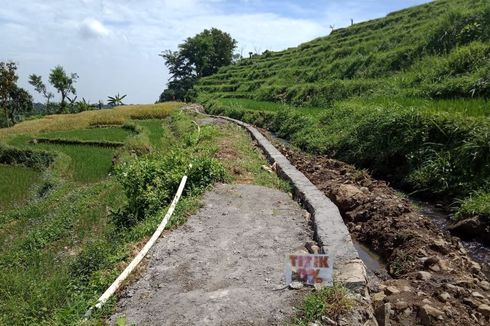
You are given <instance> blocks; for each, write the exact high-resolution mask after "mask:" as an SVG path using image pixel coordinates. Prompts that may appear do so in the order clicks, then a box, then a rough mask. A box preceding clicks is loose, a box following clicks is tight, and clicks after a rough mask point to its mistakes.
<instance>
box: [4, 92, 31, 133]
mask: <svg viewBox="0 0 490 326" xmlns="http://www.w3.org/2000/svg"><path fill="white" fill-rule="evenodd" d="M10 96H11V101H10V103H9V111H10V119H11V122H12V124H15V123H17V122H18V121H19V120H20V119H19V117H20V116H21V115H22V114H24V113H28V112H31V111H32V109H33V105H32V96H31V94H29V93H28V92H27V91H26V90H25V89H23V88H20V87H15V89H13V91H12V93H11V95H10Z"/></svg>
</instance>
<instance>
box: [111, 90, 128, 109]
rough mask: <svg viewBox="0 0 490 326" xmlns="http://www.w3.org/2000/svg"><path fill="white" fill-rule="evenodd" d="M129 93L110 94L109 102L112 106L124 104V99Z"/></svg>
mask: <svg viewBox="0 0 490 326" xmlns="http://www.w3.org/2000/svg"><path fill="white" fill-rule="evenodd" d="M126 96H127V95H126V94H125V95H123V96H121V95H119V93H117V95H116V96H108V97H107V98H108V99H109V100H108V101H107V104H109V105H110V106H119V105H124V103H123V102H122V100H123V99H124V98H125V97H126Z"/></svg>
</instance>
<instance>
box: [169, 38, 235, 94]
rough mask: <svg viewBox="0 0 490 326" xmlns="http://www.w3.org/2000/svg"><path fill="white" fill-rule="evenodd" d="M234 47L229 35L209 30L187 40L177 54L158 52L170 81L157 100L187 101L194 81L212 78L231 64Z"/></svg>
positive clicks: (175, 52) (173, 52)
mask: <svg viewBox="0 0 490 326" xmlns="http://www.w3.org/2000/svg"><path fill="white" fill-rule="evenodd" d="M236 44H237V41H236V40H234V39H233V38H232V37H231V36H230V34H228V33H225V32H222V31H220V30H219V29H216V28H212V29H210V30H208V29H205V30H204V31H203V32H201V33H199V34H197V35H196V36H194V37H189V38H187V39H186V40H185V41H184V43H182V44H180V45H179V49H178V51H171V50H166V51H164V52H162V53H161V54H160V56H161V57H162V58H163V60H164V61H165V65H166V66H167V67H168V69H169V72H170V78H169V83H168V85H167V89H165V90H164V91H163V93H162V94H161V95H160V101H170V100H185V101H187V100H189V99H190V97H191V94H192V92H191V91H190V90H191V89H192V87H193V86H194V83H195V82H196V80H197V79H198V78H201V77H205V76H209V75H212V74H214V73H216V72H217V71H218V69H219V68H220V67H223V66H226V65H229V64H231V63H232V62H233V51H234V49H235V48H236Z"/></svg>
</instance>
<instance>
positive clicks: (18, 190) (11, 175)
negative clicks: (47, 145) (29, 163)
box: [0, 164, 41, 212]
mask: <svg viewBox="0 0 490 326" xmlns="http://www.w3.org/2000/svg"><path fill="white" fill-rule="evenodd" d="M40 181H41V172H39V171H37V170H34V169H32V168H28V167H24V166H13V165H4V164H0V212H2V211H5V210H7V209H11V208H13V207H15V206H19V205H23V204H25V202H26V201H27V200H28V199H29V197H30V196H31V191H30V190H31V189H32V187H33V186H34V185H36V184H38V183H39V182H40ZM12 185H15V187H12Z"/></svg>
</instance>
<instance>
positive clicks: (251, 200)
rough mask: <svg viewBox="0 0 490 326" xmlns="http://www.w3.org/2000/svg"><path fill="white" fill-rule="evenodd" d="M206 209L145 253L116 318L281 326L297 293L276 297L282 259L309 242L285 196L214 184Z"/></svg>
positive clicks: (145, 322) (297, 211)
mask: <svg viewBox="0 0 490 326" xmlns="http://www.w3.org/2000/svg"><path fill="white" fill-rule="evenodd" d="M203 203H205V204H204V207H203V208H202V209H201V210H200V211H199V212H198V213H197V214H195V215H194V216H192V217H190V218H189V220H188V222H187V223H186V224H185V225H184V226H183V227H181V228H179V229H177V230H175V231H173V232H172V233H170V234H169V235H168V236H167V237H165V238H162V239H160V240H159V242H158V243H157V244H156V246H155V248H154V249H153V250H152V252H151V257H150V263H149V266H148V268H147V270H146V271H145V272H144V274H143V277H142V278H141V279H139V280H138V281H136V282H135V283H134V284H132V285H130V286H129V287H128V288H126V289H125V291H124V293H123V294H122V299H121V300H120V301H119V303H118V313H117V314H116V315H115V316H113V317H112V318H111V322H112V323H114V322H115V320H116V318H117V316H126V318H127V322H128V324H132V323H136V324H137V325H283V324H287V323H288V321H289V320H290V318H291V316H292V315H293V314H294V310H293V306H295V305H297V304H299V302H300V301H301V300H302V293H303V292H301V291H300V292H298V291H290V290H278V289H279V288H281V287H283V285H284V281H283V270H284V263H285V258H286V255H287V254H288V253H291V252H295V251H296V250H298V249H299V248H302V249H301V250H304V246H305V243H306V242H307V241H308V240H309V239H310V238H311V234H309V233H308V231H307V230H308V229H309V227H308V225H307V222H306V221H305V219H304V213H305V212H304V211H303V210H302V209H301V208H300V207H299V206H298V204H297V203H295V202H294V201H293V200H292V199H291V198H290V197H289V196H288V195H287V194H285V193H282V192H280V191H278V190H274V189H269V188H265V187H260V186H252V185H218V186H217V187H216V188H215V189H214V190H212V191H210V192H208V193H207V194H206V195H205V197H204V199H203Z"/></svg>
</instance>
